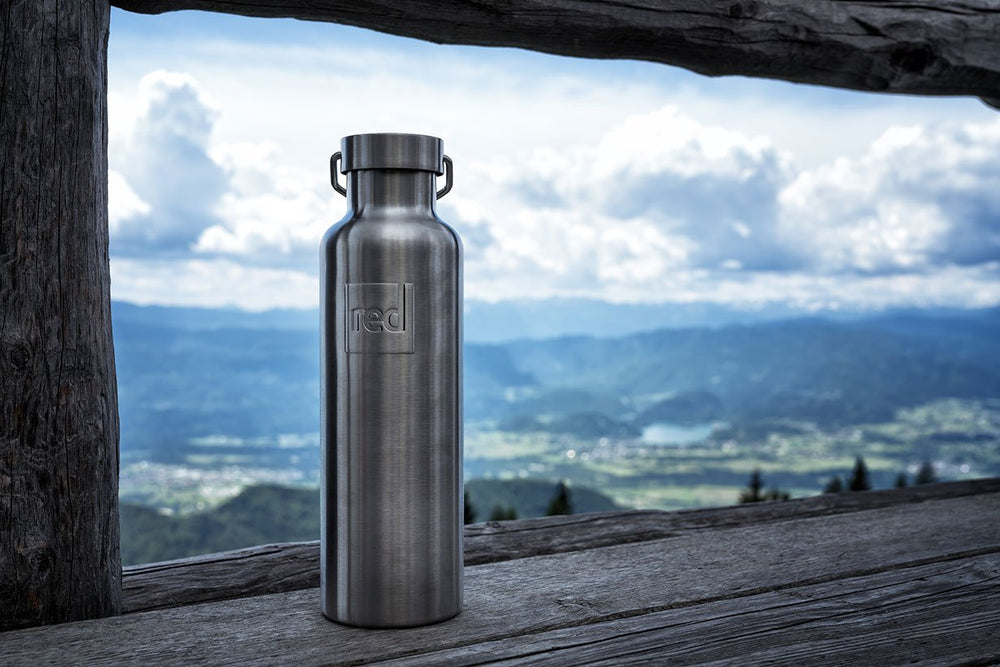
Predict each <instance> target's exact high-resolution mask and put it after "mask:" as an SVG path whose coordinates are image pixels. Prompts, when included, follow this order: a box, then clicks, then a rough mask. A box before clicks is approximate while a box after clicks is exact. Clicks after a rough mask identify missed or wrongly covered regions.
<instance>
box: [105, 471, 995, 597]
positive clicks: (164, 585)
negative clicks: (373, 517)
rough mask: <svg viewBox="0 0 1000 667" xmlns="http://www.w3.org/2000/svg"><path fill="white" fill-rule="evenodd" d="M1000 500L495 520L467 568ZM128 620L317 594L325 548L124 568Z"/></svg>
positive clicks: (892, 498) (832, 501)
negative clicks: (215, 603)
mask: <svg viewBox="0 0 1000 667" xmlns="http://www.w3.org/2000/svg"><path fill="white" fill-rule="evenodd" d="M989 493H1000V479H977V480H968V481H962V482H946V483H942V484H928V485H923V486H915V487H910V488H905V489H890V490H885V491H869V492H864V493H837V494H824V495H822V496H813V497H811V498H801V499H799V500H793V501H790V502H768V503H751V504H748V505H738V506H735V507H713V508H707V509H698V510H686V511H682V512H659V511H656V510H633V511H627V512H604V513H599V514H581V515H574V516H568V517H566V516H562V517H548V518H541V519H521V520H518V521H490V522H487V523H477V524H472V525H469V526H466V527H465V564H466V565H467V566H469V565H482V564H485V563H499V562H503V561H507V560H517V559H520V558H529V557H533V556H543V555H549V554H558V553H568V552H572V551H582V550H587V549H596V548H599V547H604V546H609V545H613V544H633V543H638V542H649V541H653V540H662V539H666V538H671V537H678V536H680V535H684V534H689V533H696V532H701V531H706V530H717V529H720V528H728V527H736V526H744V527H745V526H763V525H765V524H770V523H779V522H782V521H793V520H799V519H806V518H813V517H821V516H834V515H839V514H851V513H854V512H863V511H870V510H875V509H881V508H887V507H894V506H900V505H909V504H913V503H922V502H926V501H931V500H943V499H947V498H961V497H965V496H975V495H982V494H989ZM122 586H123V594H122V597H123V606H124V611H125V612H126V613H129V612H139V611H149V610H152V609H165V608H168V607H177V606H182V605H188V604H195V603H199V602H208V601H212V600H228V599H233V598H241V597H250V596H254V595H267V594H271V593H281V592H285V591H295V590H302V589H305V588H315V587H317V586H319V542H317V541H313V542H299V543H292V544H268V545H262V546H255V547H248V548H246V549H237V550H234V551H226V552H223V553H217V554H208V555H205V556H195V557H193V558H184V559H179V560H173V561H167V562H163V563H149V564H146V565H134V566H130V567H126V568H125V576H124V579H123V582H122Z"/></svg>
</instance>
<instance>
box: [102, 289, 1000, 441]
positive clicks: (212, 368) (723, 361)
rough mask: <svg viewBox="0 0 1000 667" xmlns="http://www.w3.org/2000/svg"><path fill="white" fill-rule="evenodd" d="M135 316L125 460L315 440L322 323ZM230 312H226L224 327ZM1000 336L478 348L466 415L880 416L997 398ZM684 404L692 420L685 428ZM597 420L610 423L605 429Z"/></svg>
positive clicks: (809, 335)
mask: <svg viewBox="0 0 1000 667" xmlns="http://www.w3.org/2000/svg"><path fill="white" fill-rule="evenodd" d="M125 306H126V307H122V305H121V304H119V305H116V306H115V311H114V312H115V317H116V319H115V323H114V326H115V343H116V354H117V366H118V380H119V397H120V404H121V417H122V443H123V451H124V452H129V451H134V450H152V451H154V452H155V455H156V457H157V458H158V459H160V460H165V459H167V460H169V458H170V457H171V451H172V450H173V451H176V449H177V447H178V443H179V442H183V441H184V440H185V439H187V438H191V437H198V436H206V435H235V436H240V437H256V436H273V435H276V434H280V433H315V432H316V431H318V428H319V418H318V412H319V409H318V406H319V352H318V348H319V336H318V331H317V328H316V327H315V326H314V327H313V328H311V329H296V328H266V327H264V326H262V325H261V326H258V325H260V324H261V323H260V322H257V325H255V326H253V327H232V326H218V327H214V326H211V318H210V312H202V311H198V312H197V313H196V315H197V317H195V315H192V313H191V312H190V311H191V310H192V309H181V311H182V312H181V314H180V316H178V317H172V316H167V317H166V318H165V322H177V321H178V320H180V321H181V324H179V325H177V326H171V325H168V324H165V323H161V324H151V323H150V322H149V317H148V315H150V311H146V310H145V309H136V308H135V307H127V304H126V305H125ZM169 310H170V309H165V308H160V309H158V310H157V311H156V312H164V311H169ZM137 312H138V313H140V314H141V315H142V316H141V317H136V316H135V314H136V313H137ZM168 315H169V313H168ZM244 315H247V314H241V315H239V316H238V317H237V319H239V317H243V316H244ZM248 316H249V315H248ZM233 317H234V314H233V313H232V312H231V311H223V315H222V316H221V321H223V322H228V321H230V320H231V319H232V318H233ZM195 325H197V326H195ZM997 340H1000V311H998V310H996V309H992V310H987V311H982V312H979V313H975V314H973V313H963V314H962V315H961V316H954V317H929V316H919V315H913V314H902V315H886V316H880V317H877V318H872V319H869V320H864V321H861V322H852V323H848V322H829V321H826V320H822V319H818V318H809V319H797V320H785V321H780V322H766V323H761V324H741V325H732V326H725V327H718V328H686V329H662V330H658V331H653V332H644V333H636V334H631V335H628V336H623V337H620V338H596V337H588V336H573V337H562V338H556V339H549V340H541V341H539V340H524V339H522V340H517V341H512V342H508V343H503V344H477V343H468V344H466V346H465V389H466V394H465V400H466V416H467V419H470V420H476V421H482V420H498V421H499V420H506V421H507V422H510V420H511V419H512V418H520V417H529V418H536V417H540V418H542V419H543V420H545V419H547V420H549V421H548V422H547V423H546V425H545V427H544V428H548V429H552V428H553V427H555V428H559V423H560V420H561V423H564V424H567V425H570V426H571V427H572V428H573V429H575V430H576V431H577V434H578V435H583V433H582V432H579V431H580V429H586V428H588V427H592V429H593V430H592V432H591V433H589V434H590V435H597V436H599V435H622V434H626V433H629V432H631V430H632V429H634V428H635V427H634V426H630V425H629V424H631V423H635V424H636V425H644V424H648V423H652V422H653V421H656V418H655V417H656V415H657V414H658V413H657V410H658V411H659V413H662V415H661V417H660V418H663V417H667V416H671V415H672V416H673V417H674V418H675V419H676V421H678V422H683V421H699V419H694V416H696V415H700V416H702V417H704V418H706V419H707V418H711V419H712V420H714V419H725V420H753V419H763V418H772V417H786V418H802V419H812V420H817V421H820V422H824V423H851V422H860V421H867V420H872V419H883V418H886V417H887V416H889V415H891V414H892V413H893V411H895V410H896V409H898V408H900V407H908V406H913V405H918V404H921V403H924V402H927V401H929V400H934V399H938V398H947V397H959V398H989V397H995V396H1000V352H998V350H997V347H998V346H997V344H996V342H995V341H997ZM664 401H666V403H664ZM685 409H690V411H691V416H692V418H691V419H687V420H685V419H682V418H681V417H682V416H683V413H684V410H685ZM592 413H597V414H603V415H604V416H605V417H608V418H610V420H612V421H605V422H604V423H606V424H607V426H608V427H607V429H606V430H608V432H607V433H601V432H599V431H600V430H601V428H602V427H601V423H602V421H601V420H600V419H596V418H593V416H591V417H586V415H587V414H592ZM574 415H575V416H576V417H575V418H573V419H565V418H566V417H570V416H574ZM579 415H584V416H583V417H580V416H579ZM552 420H555V422H554V423H553V421H552ZM519 423H520V424H521V428H522V429H523V428H527V427H528V422H527V421H526V420H524V419H521V420H520V422H519ZM567 428H569V426H567Z"/></svg>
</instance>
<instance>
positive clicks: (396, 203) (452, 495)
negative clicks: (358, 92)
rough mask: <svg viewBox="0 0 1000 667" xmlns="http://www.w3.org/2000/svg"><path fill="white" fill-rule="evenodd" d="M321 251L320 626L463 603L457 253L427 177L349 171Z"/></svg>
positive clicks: (414, 615)
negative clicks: (343, 203)
mask: <svg viewBox="0 0 1000 667" xmlns="http://www.w3.org/2000/svg"><path fill="white" fill-rule="evenodd" d="M348 198H349V204H350V207H349V212H348V215H347V217H346V218H345V219H344V220H343V221H341V222H340V223H338V224H337V225H336V226H334V227H333V228H331V230H330V231H329V232H328V233H327V235H326V237H325V238H324V241H323V246H322V250H321V275H320V280H321V313H322V315H321V317H322V319H323V322H322V336H321V339H322V342H321V347H322V365H321V369H322V370H321V372H322V378H321V386H322V396H321V403H322V419H321V422H322V425H321V442H322V447H323V470H322V490H321V493H322V503H323V505H322V512H321V514H322V526H321V552H322V553H321V578H322V582H321V596H322V607H323V613H324V614H326V616H327V617H329V618H331V619H332V620H335V621H338V622H341V623H345V624H348V625H356V626H362V627H406V626H415V625H423V624H427V623H433V622H436V621H440V620H444V619H446V618H450V617H451V616H454V615H455V614H457V613H458V612H459V611H460V610H461V605H462V565H463V563H462V560H463V552H462V518H461V517H462V386H461V368H462V358H461V355H462V328H461V315H462V276H461V271H462V249H461V242H460V240H459V238H458V236H457V234H456V233H455V232H454V231H453V230H452V229H451V228H449V227H448V226H447V225H445V224H444V223H443V222H442V221H441V220H440V219H439V218H438V217H437V215H436V213H435V212H434V207H433V202H434V174H433V173H432V172H428V171H418V170H402V169H400V170H397V169H363V170H358V171H352V172H349V173H348Z"/></svg>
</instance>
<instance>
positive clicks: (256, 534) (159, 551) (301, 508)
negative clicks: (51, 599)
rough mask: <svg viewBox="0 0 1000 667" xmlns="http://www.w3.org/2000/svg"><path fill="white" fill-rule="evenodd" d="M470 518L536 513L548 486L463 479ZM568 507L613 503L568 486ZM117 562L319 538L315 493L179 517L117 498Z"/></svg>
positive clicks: (272, 490)
mask: <svg viewBox="0 0 1000 667" xmlns="http://www.w3.org/2000/svg"><path fill="white" fill-rule="evenodd" d="M465 488H466V490H467V491H468V493H469V497H470V500H471V504H472V506H473V507H475V508H476V520H477V521H485V520H486V519H487V518H489V515H490V512H491V511H492V508H493V507H494V506H495V505H500V506H502V507H504V508H513V509H514V511H515V512H516V513H517V516H518V517H519V518H527V517H533V516H543V515H544V514H545V509H546V507H547V506H548V503H549V501H550V500H551V499H552V497H553V495H554V490H555V485H554V484H552V483H550V482H544V481H539V480H511V481H501V480H485V479H474V480H468V481H467V483H466V485H465ZM570 497H571V501H572V504H573V511H574V513H583V512H603V511H610V510H614V509H618V507H617V506H616V505H615V504H614V502H612V501H611V499H609V498H608V497H607V496H605V495H603V494H601V493H598V492H596V491H593V490H591V489H587V488H576V487H573V488H571V489H570ZM120 514H121V544H122V563H123V564H124V565H134V564H136V563H149V562H153V561H161V560H172V559H174V558H184V557H187V556H194V555H198V554H203V553H213V552H217V551H227V550H230V549H240V548H243V547H248V546H253V545H256V544H268V543H274V542H304V541H308V540H318V539H319V520H320V519H319V491H318V490H316V489H293V488H287V487H281V486H273V485H259V486H251V487H248V488H247V489H245V490H244V491H243V492H242V493H240V494H239V495H238V496H236V497H235V498H233V499H232V500H230V501H228V502H226V503H224V504H222V505H220V506H219V507H217V508H215V509H213V510H209V511H207V512H201V513H198V514H192V515H189V516H183V517H171V516H164V515H162V514H159V513H158V512H157V511H156V510H153V509H150V508H147V507H141V506H139V505H132V504H128V503H123V504H122V505H121V509H120Z"/></svg>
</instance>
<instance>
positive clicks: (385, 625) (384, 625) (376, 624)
mask: <svg viewBox="0 0 1000 667" xmlns="http://www.w3.org/2000/svg"><path fill="white" fill-rule="evenodd" d="M461 613H462V610H461V609H459V610H457V611H455V612H451V613H448V614H447V615H443V616H435V617H431V618H429V619H426V620H424V619H419V620H415V621H403V622H393V621H388V620H386V619H379V620H366V619H357V618H344V617H340V616H338V615H336V614H328V613H327V612H326V610H324V611H323V616H325V617H326V618H327V620H330V621H333V622H334V623H336V624H337V625H344V626H347V627H350V628H362V629H365V630H400V629H403V628H420V627H423V626H425V625H437V624H438V623H444V622H445V621H449V620H451V619H453V618H455V617H456V616H458V615H459V614H461Z"/></svg>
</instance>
